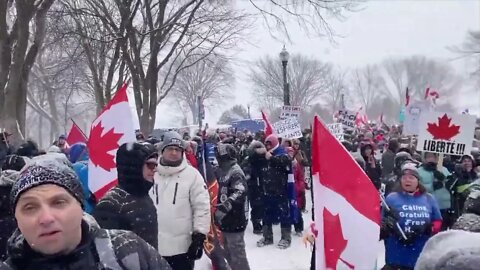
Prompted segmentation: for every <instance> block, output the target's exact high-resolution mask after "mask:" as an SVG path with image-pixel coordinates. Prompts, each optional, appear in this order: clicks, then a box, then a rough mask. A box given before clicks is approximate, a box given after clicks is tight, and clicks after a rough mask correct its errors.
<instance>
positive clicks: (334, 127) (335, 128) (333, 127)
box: [326, 123, 344, 141]
mask: <svg viewBox="0 0 480 270" xmlns="http://www.w3.org/2000/svg"><path fill="white" fill-rule="evenodd" d="M326 126H327V128H328V130H330V133H332V134H333V136H335V138H337V139H338V140H339V141H343V140H344V133H343V125H342V124H341V123H335V124H327V125H326Z"/></svg>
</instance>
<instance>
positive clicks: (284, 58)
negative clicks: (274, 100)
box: [280, 45, 290, 105]
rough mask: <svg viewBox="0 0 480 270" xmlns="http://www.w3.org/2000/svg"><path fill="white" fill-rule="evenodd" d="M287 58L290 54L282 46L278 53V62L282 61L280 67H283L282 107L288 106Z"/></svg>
mask: <svg viewBox="0 0 480 270" xmlns="http://www.w3.org/2000/svg"><path fill="white" fill-rule="evenodd" d="M289 57H290V54H289V53H288V52H287V50H286V49H285V45H283V49H282V51H281V52H280V60H281V61H282V67H283V104H284V105H290V89H289V85H288V82H287V64H288V58H289Z"/></svg>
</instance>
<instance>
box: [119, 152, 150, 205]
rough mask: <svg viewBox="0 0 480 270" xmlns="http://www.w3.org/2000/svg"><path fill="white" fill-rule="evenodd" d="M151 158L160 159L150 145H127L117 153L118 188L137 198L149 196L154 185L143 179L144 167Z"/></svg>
mask: <svg viewBox="0 0 480 270" xmlns="http://www.w3.org/2000/svg"><path fill="white" fill-rule="evenodd" d="M150 157H155V158H158V154H157V151H156V149H155V147H154V146H153V145H151V144H149V143H125V144H123V145H122V146H120V148H119V149H118V151H117V157H116V162H117V172H118V186H119V187H120V188H122V189H123V190H125V191H127V192H128V193H130V194H132V195H136V196H147V195H148V191H149V190H150V188H151V187H152V186H153V183H151V182H149V181H147V180H145V179H144V178H143V165H144V164H145V161H146V160H147V159H149V158H150Z"/></svg>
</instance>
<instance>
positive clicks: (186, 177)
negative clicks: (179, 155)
mask: <svg viewBox="0 0 480 270" xmlns="http://www.w3.org/2000/svg"><path fill="white" fill-rule="evenodd" d="M150 196H151V198H152V199H153V201H154V203H155V206H156V211H157V216H158V240H159V246H158V251H159V252H160V254H162V255H163V256H174V255H179V254H184V253H186V252H187V250H188V247H189V246H190V244H191V242H192V239H191V236H192V232H198V233H202V234H205V235H207V233H208V231H209V229H210V221H211V214H210V197H209V194H208V191H207V186H206V185H205V182H204V180H203V177H202V176H201V175H200V173H199V172H198V170H197V169H195V168H193V167H192V166H190V165H188V162H187V160H186V158H185V157H184V158H183V161H182V163H181V164H180V165H179V166H177V167H170V166H163V165H159V166H158V168H157V173H156V174H155V185H154V187H153V189H152V191H151V192H150Z"/></svg>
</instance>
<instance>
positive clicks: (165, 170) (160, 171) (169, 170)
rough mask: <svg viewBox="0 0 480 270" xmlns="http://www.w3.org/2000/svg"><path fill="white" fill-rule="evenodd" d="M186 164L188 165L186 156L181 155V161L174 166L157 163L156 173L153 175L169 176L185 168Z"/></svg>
mask: <svg viewBox="0 0 480 270" xmlns="http://www.w3.org/2000/svg"><path fill="white" fill-rule="evenodd" d="M187 166H189V165H188V161H187V158H186V157H183V159H182V163H180V165H179V166H176V167H172V166H164V165H162V164H158V167H157V173H156V174H155V176H162V175H164V176H171V175H174V174H177V173H179V172H181V171H183V170H185V169H186V168H187Z"/></svg>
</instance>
